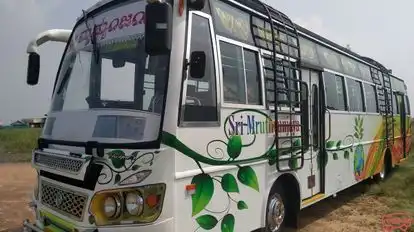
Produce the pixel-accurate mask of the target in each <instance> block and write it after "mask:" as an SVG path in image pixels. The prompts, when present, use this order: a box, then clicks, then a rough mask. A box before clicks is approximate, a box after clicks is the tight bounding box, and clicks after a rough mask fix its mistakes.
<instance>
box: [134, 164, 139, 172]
mask: <svg viewBox="0 0 414 232" xmlns="http://www.w3.org/2000/svg"><path fill="white" fill-rule="evenodd" d="M139 168H140V167H139V165H134V166H132V171H136V170H138V169H139Z"/></svg>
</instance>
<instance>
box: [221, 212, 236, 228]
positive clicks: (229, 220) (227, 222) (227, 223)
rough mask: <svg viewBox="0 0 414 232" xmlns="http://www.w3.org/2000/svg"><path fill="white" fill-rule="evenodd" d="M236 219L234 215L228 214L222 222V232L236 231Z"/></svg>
mask: <svg viewBox="0 0 414 232" xmlns="http://www.w3.org/2000/svg"><path fill="white" fill-rule="evenodd" d="M234 221H235V218H234V216H233V214H227V215H226V216H224V218H223V221H221V232H233V231H234Z"/></svg>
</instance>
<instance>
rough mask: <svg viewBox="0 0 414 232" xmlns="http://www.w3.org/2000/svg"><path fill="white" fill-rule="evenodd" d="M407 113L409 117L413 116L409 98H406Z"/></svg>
mask: <svg viewBox="0 0 414 232" xmlns="http://www.w3.org/2000/svg"><path fill="white" fill-rule="evenodd" d="M405 112H406V113H407V115H411V109H410V100H409V99H408V96H407V95H406V96H405Z"/></svg>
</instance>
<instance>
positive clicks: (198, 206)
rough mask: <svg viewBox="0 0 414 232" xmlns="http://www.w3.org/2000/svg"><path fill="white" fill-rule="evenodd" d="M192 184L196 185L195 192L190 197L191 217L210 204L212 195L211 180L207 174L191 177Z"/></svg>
mask: <svg viewBox="0 0 414 232" xmlns="http://www.w3.org/2000/svg"><path fill="white" fill-rule="evenodd" d="M191 183H192V184H195V185H196V191H195V193H194V194H193V195H192V203H193V213H192V214H193V216H194V215H196V214H198V213H200V212H201V211H202V210H203V209H204V208H205V207H206V206H207V205H208V203H210V200H211V198H212V197H213V194H214V183H213V179H212V178H211V176H210V175H208V174H204V173H203V174H199V175H197V176H195V177H193V179H192V181H191Z"/></svg>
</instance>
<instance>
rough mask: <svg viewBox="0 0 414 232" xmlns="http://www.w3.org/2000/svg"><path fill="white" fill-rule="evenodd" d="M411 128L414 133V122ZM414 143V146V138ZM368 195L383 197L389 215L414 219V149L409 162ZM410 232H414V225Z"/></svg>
mask: <svg viewBox="0 0 414 232" xmlns="http://www.w3.org/2000/svg"><path fill="white" fill-rule="evenodd" d="M411 128H412V131H414V120H411ZM412 142H413V143H412V145H413V146H414V137H412ZM368 194H374V195H377V196H379V197H381V201H383V202H384V204H386V205H387V206H388V207H389V208H390V212H389V213H394V212H407V213H409V214H411V215H412V216H413V217H414V147H413V148H412V151H411V154H410V156H409V158H408V159H407V161H405V162H404V163H403V164H402V165H400V166H399V167H397V168H396V169H394V170H393V171H392V173H391V175H390V177H389V178H388V179H387V180H386V181H384V182H382V183H379V184H375V185H372V186H371V187H370V189H369V191H368ZM409 231H411V232H414V223H413V225H412V227H411V229H410V230H409Z"/></svg>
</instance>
